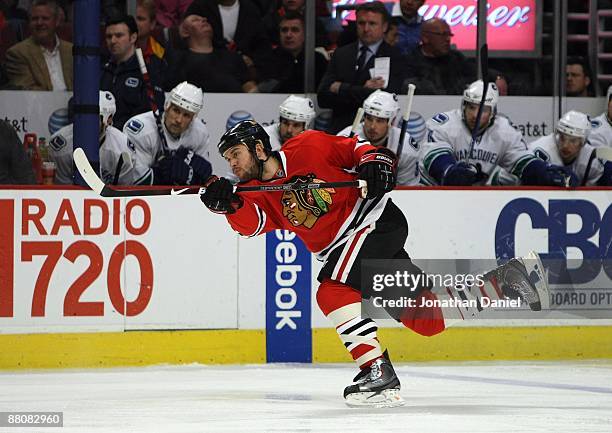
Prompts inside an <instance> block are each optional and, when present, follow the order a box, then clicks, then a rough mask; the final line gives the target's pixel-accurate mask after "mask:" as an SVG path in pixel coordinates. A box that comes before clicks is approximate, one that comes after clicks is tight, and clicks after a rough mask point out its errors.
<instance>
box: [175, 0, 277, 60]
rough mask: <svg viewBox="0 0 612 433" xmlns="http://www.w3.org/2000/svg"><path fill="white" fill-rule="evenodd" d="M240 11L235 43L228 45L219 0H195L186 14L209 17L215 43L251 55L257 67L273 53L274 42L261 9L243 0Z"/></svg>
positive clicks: (247, 0)
mask: <svg viewBox="0 0 612 433" xmlns="http://www.w3.org/2000/svg"><path fill="white" fill-rule="evenodd" d="M239 1H240V12H239V13H238V24H237V25H236V33H235V34H234V43H235V46H233V45H232V46H228V44H227V42H228V41H225V40H224V39H223V22H222V21H221V14H220V13H219V5H218V3H217V1H216V0H194V2H193V3H191V5H190V6H189V7H188V8H187V10H186V11H185V15H184V16H188V15H199V16H201V17H206V19H207V20H208V22H209V23H210V25H211V27H212V29H213V42H214V43H215V46H218V47H220V46H225V47H227V48H228V49H230V50H231V51H236V52H238V53H239V54H245V55H247V56H249V57H250V58H251V59H252V60H253V63H255V66H256V67H259V66H260V65H263V64H264V62H265V61H267V60H268V59H269V57H270V52H271V49H272V46H271V45H270V40H269V39H268V35H267V33H266V30H265V28H264V26H263V25H262V17H261V14H260V13H259V9H258V7H257V6H255V5H254V4H253V3H252V2H251V1H250V0H239Z"/></svg>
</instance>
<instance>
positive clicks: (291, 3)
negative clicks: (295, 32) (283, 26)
mask: <svg viewBox="0 0 612 433" xmlns="http://www.w3.org/2000/svg"><path fill="white" fill-rule="evenodd" d="M279 3H280V7H279V8H272V9H270V10H269V11H268V13H267V14H266V15H264V17H263V24H264V27H265V28H266V32H267V34H268V38H269V39H270V41H271V42H272V44H273V45H278V44H279V43H280V39H279V37H278V30H279V26H280V22H281V19H282V18H283V17H284V16H285V15H286V14H288V13H293V14H296V13H297V14H301V15H304V6H305V5H306V0H280V2H279Z"/></svg>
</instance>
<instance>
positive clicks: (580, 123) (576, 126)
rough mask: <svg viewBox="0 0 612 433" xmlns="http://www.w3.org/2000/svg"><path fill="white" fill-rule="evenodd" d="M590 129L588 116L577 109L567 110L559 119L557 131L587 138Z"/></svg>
mask: <svg viewBox="0 0 612 433" xmlns="http://www.w3.org/2000/svg"><path fill="white" fill-rule="evenodd" d="M590 130H591V121H590V120H589V117H588V116H587V115H586V114H584V113H581V112H579V111H574V110H572V111H568V112H567V113H565V114H564V115H563V117H562V118H561V119H559V123H557V132H560V133H563V134H565V135H569V136H572V137H579V138H585V139H586V138H587V136H588V135H589V132H590Z"/></svg>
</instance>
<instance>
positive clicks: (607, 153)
mask: <svg viewBox="0 0 612 433" xmlns="http://www.w3.org/2000/svg"><path fill="white" fill-rule="evenodd" d="M595 158H599V159H603V160H604V161H612V148H610V147H597V148H595V149H593V151H592V152H591V156H590V157H589V162H588V163H587V166H586V169H585V170H584V177H583V178H582V182H581V184H580V186H585V185H586V183H587V181H588V180H589V173H590V172H591V165H592V164H593V160H594V159H595Z"/></svg>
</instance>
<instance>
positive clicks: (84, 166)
mask: <svg viewBox="0 0 612 433" xmlns="http://www.w3.org/2000/svg"><path fill="white" fill-rule="evenodd" d="M72 156H73V158H74V164H75V165H76V168H77V170H79V173H80V174H81V177H82V178H83V180H84V181H85V183H87V185H89V187H90V188H91V189H92V190H93V191H95V192H96V193H97V194H100V195H101V194H102V190H103V189H104V186H105V185H104V182H102V181H101V180H100V178H99V177H98V175H97V174H96V172H95V170H94V169H93V167H92V166H91V164H90V163H89V160H88V159H87V155H85V151H84V150H83V149H81V148H80V147H77V148H76V149H74V152H73V153H72Z"/></svg>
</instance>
